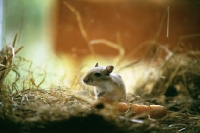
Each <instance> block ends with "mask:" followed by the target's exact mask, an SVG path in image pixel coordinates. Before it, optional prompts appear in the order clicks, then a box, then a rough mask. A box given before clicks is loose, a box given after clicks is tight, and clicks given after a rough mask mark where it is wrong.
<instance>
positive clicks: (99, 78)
mask: <svg viewBox="0 0 200 133" xmlns="http://www.w3.org/2000/svg"><path fill="white" fill-rule="evenodd" d="M113 69H114V67H113V66H106V67H101V66H99V64H98V63H96V64H95V67H94V68H93V69H91V70H90V71H89V72H88V73H87V75H86V76H85V77H84V78H83V82H84V83H85V84H87V85H92V86H100V85H101V84H102V82H105V81H107V80H109V79H110V73H111V72H112V71H113Z"/></svg>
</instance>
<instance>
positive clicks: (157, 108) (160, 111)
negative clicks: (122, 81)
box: [117, 102, 167, 118]
mask: <svg viewBox="0 0 200 133" xmlns="http://www.w3.org/2000/svg"><path fill="white" fill-rule="evenodd" d="M117 110H118V112H120V113H128V112H130V111H133V112H134V114H135V115H144V116H145V117H148V116H149V117H151V118H157V117H163V116H165V115H167V108H166V107H164V106H161V105H139V104H127V103H124V102H119V103H118V104H117Z"/></svg>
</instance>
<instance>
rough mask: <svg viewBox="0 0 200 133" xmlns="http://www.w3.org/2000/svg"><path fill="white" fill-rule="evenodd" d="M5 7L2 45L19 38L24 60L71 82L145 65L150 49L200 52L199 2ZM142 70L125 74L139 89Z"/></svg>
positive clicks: (5, 2)
mask: <svg viewBox="0 0 200 133" xmlns="http://www.w3.org/2000/svg"><path fill="white" fill-rule="evenodd" d="M0 4H1V6H3V8H0V10H2V9H3V13H1V12H2V11H0V14H3V15H0V16H1V19H0V20H3V21H0V25H2V22H3V26H2V28H1V26H0V28H1V31H2V33H3V34H2V35H1V34H0V35H1V37H2V40H1V42H2V44H1V45H5V44H11V43H12V41H13V39H14V36H15V34H18V41H17V47H20V46H24V48H23V50H21V51H20V53H19V55H20V56H23V57H24V58H26V59H28V60H32V61H33V62H34V64H36V65H38V66H40V67H44V68H45V69H46V70H48V71H49V72H52V73H56V74H63V73H64V75H65V76H64V77H65V78H66V79H70V78H71V77H74V76H76V75H77V73H79V72H80V69H82V68H83V66H84V68H83V69H84V70H85V71H87V70H89V69H90V68H91V67H93V65H94V64H95V63H96V62H99V64H100V65H101V64H102V65H107V64H114V65H115V67H116V68H117V67H118V68H119V67H121V66H123V65H125V64H126V63H127V62H132V61H137V60H139V59H141V58H142V57H143V55H144V54H145V53H146V52H148V50H149V49H150V52H149V53H150V54H151V53H152V54H153V52H154V51H155V50H154V49H155V48H156V47H159V46H164V47H165V48H167V49H171V50H172V49H173V48H174V47H176V46H178V45H179V46H180V47H178V51H185V50H188V49H190V50H193V51H198V50H199V48H200V44H199V43H200V15H199V13H200V2H199V1H198V0H142V1H141V0H42V1H41V0H34V1H27V0H15V1H13V0H0ZM2 18H3V19H2ZM109 44H110V45H109ZM151 46H153V47H151ZM150 54H149V56H150ZM119 58H120V59H121V60H120V59H119ZM147 59H148V58H147ZM117 61H118V62H117ZM140 66H141V67H142V65H140ZM141 67H140V68H141ZM144 67H145V66H144ZM142 69H143V68H142ZM138 70H140V69H139V68H137V69H135V70H132V71H134V72H133V73H132V74H131V75H128V73H130V72H129V71H127V72H120V74H122V77H123V78H125V79H127V84H133V81H132V80H130V79H133V77H134V78H136V77H138V76H141V73H142V72H141V71H138ZM136 71H137V73H136ZM128 79H129V81H128ZM53 80H54V79H53ZM65 82H66V83H68V80H67V81H65ZM69 82H70V81H69ZM128 86H129V85H128Z"/></svg>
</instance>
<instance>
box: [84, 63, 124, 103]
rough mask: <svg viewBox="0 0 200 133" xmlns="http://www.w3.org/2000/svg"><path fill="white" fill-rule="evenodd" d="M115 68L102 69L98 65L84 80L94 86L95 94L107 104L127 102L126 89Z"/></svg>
mask: <svg viewBox="0 0 200 133" xmlns="http://www.w3.org/2000/svg"><path fill="white" fill-rule="evenodd" d="M113 69H114V67H113V66H106V67H101V66H99V65H98V63H96V64H95V67H94V68H93V69H91V70H90V71H89V72H88V73H87V74H86V76H85V77H84V78H83V82H84V83H85V84H87V85H91V86H94V94H95V96H96V97H97V98H101V99H103V100H105V101H107V102H117V101H119V100H121V99H122V100H124V101H126V89H125V85H124V82H123V80H122V78H121V76H120V75H118V74H115V73H113V72H112V71H113Z"/></svg>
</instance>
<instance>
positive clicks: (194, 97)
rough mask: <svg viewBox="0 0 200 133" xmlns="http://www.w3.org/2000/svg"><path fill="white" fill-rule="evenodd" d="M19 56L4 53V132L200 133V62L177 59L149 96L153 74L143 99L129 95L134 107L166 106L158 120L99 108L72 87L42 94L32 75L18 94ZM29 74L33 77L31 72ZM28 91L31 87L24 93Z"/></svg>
mask: <svg viewBox="0 0 200 133" xmlns="http://www.w3.org/2000/svg"><path fill="white" fill-rule="evenodd" d="M15 40H16V39H15ZM14 42H15V41H14ZM13 44H14V43H13ZM19 50H20V49H19ZM19 50H16V51H19ZM16 51H15V49H14V45H13V46H6V47H5V48H4V49H3V50H2V51H1V57H0V59H1V60H0V61H1V75H0V77H1V90H0V99H1V101H0V129H1V132H19V133H24V132H26V133H34V132H37V133H40V132H41V133H44V132H48V133H49V132H74V133H76V132H87V133H90V132H109V133H112V132H113V133H117V132H120V133H121V132H194V133H195V132H199V131H200V127H199V121H200V117H199V115H198V114H199V100H198V99H199V92H200V89H199V87H200V85H199V72H200V70H199V58H194V57H193V58H190V57H189V56H186V54H184V55H179V54H177V55H173V56H171V57H170V58H168V60H165V61H163V62H161V64H160V65H159V68H157V69H158V70H160V72H161V73H162V74H161V75H162V77H163V78H158V79H157V80H156V82H155V81H154V82H155V84H154V86H153V89H152V91H151V93H150V94H145V93H141V94H140V90H141V88H143V89H145V87H146V86H148V84H149V83H150V82H152V80H153V79H152V78H151V75H150V76H149V80H148V81H146V82H144V84H143V85H142V86H138V88H137V93H138V94H140V95H139V96H138V95H137V96H133V95H132V96H130V101H129V102H132V103H137V102H143V103H144V102H148V103H146V104H150V103H154V104H161V105H165V106H166V107H167V108H168V109H169V111H168V115H167V116H165V117H163V118H157V119H152V118H147V119H138V118H137V116H134V117H128V115H126V114H125V115H119V114H116V113H114V112H113V111H112V110H111V109H110V107H109V106H107V105H104V104H102V103H99V104H97V105H96V106H95V108H94V106H93V105H92V102H91V101H92V100H93V99H92V98H91V97H87V98H84V97H80V96H78V95H75V94H74V93H73V91H72V90H71V89H68V88H67V87H51V88H50V89H49V90H43V89H40V87H39V85H36V84H35V82H34V80H35V79H34V78H33V77H32V76H29V77H28V79H27V82H26V83H25V84H28V85H24V84H23V87H22V88H23V89H21V90H18V88H19V86H17V85H19V84H17V83H18V82H21V81H20V79H21V78H20V73H19V72H18V68H19V67H20V65H19V64H20V63H19V62H14V61H13V59H14V58H19V57H17V56H15V54H16V53H17V52H16ZM196 57H198V56H196ZM19 59H21V58H19ZM180 59H181V61H180ZM24 60H25V59H23V60H20V62H23V61H24ZM177 62H179V63H177ZM11 71H12V72H14V73H15V76H16V78H15V80H14V81H13V82H6V81H7V80H9V79H7V80H5V79H6V76H7V75H8V73H9V72H11ZM27 73H31V72H30V71H27ZM29 75H30V74H29ZM40 84H42V82H41V83H40ZM26 86H28V87H27V88H25V87H26ZM171 92H173V93H171Z"/></svg>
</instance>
